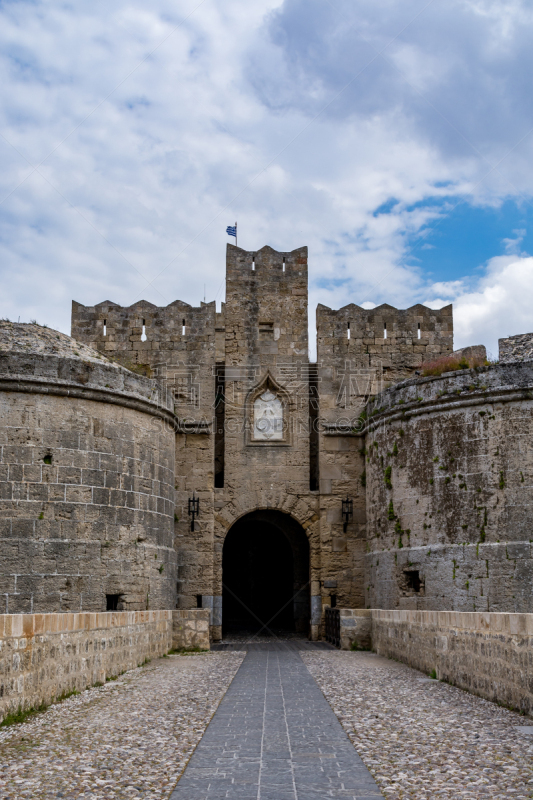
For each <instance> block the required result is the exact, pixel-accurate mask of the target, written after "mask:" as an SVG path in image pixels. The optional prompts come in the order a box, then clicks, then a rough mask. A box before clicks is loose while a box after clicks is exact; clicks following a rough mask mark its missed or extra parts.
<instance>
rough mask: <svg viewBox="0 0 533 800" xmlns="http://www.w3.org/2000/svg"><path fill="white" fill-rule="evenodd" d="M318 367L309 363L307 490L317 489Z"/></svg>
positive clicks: (315, 490)
mask: <svg viewBox="0 0 533 800" xmlns="http://www.w3.org/2000/svg"><path fill="white" fill-rule="evenodd" d="M318 481H319V460H318V367H317V365H316V364H309V490H310V491H311V492H317V491H318Z"/></svg>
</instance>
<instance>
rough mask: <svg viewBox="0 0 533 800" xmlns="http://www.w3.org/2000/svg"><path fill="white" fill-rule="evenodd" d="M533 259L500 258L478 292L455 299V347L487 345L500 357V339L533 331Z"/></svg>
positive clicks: (480, 285) (492, 265)
mask: <svg viewBox="0 0 533 800" xmlns="http://www.w3.org/2000/svg"><path fill="white" fill-rule="evenodd" d="M532 296H533V258H532V257H531V256H527V257H522V258H520V257H516V256H499V257H496V258H493V259H491V261H490V262H489V264H488V268H487V274H486V275H485V276H484V277H483V278H482V279H481V280H480V281H479V285H478V286H477V287H476V290H475V291H470V292H465V293H464V294H459V295H458V296H457V297H455V299H454V328H455V346H456V347H465V346H466V345H468V344H484V345H485V346H486V347H487V350H488V351H490V352H491V353H492V354H493V356H494V357H495V358H497V357H498V339H499V338H503V337H506V336H514V335H515V334H517V333H526V332H531V331H533V309H532V307H531V297H532Z"/></svg>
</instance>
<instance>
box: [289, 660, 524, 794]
mask: <svg viewBox="0 0 533 800" xmlns="http://www.w3.org/2000/svg"><path fill="white" fill-rule="evenodd" d="M302 658H303V660H304V662H305V664H306V665H307V667H308V669H309V670H310V672H311V674H312V675H313V677H314V678H315V680H316V681H317V682H318V685H319V686H320V688H321V689H322V691H323V692H324V694H325V696H326V698H327V700H328V702H329V703H330V705H331V707H332V708H333V710H334V711H335V713H336V715H337V717H338V718H339V720H340V722H341V724H342V726H343V728H344V729H345V731H346V732H347V733H348V735H349V737H350V739H351V740H352V742H353V743H354V745H355V748H356V750H357V752H358V753H359V755H360V756H361V757H362V759H363V761H364V763H365V764H366V766H367V767H368V769H369V770H370V772H371V773H372V775H373V776H374V778H375V779H376V781H377V783H378V785H379V787H380V789H381V791H382V792H383V794H384V795H385V797H386V798H388V800H399V798H401V799H402V800H414V799H415V798H416V799H417V800H422V799H423V798H428V799H429V800H433V798H439V800H441V798H445V800H456V798H475V800H481V798H489V797H490V798H510V797H513V798H516V799H517V800H523V799H524V798H531V797H533V736H532V735H529V736H528V735H524V734H523V733H521V732H520V731H519V730H517V727H520V726H531V725H533V723H532V721H531V720H530V719H528V718H527V717H526V718H525V717H521V716H519V715H518V714H516V713H513V712H511V711H507V710H506V709H503V708H500V707H499V706H497V705H495V704H493V703H489V702H488V701H486V700H482V699H481V698H478V697H474V696H473V695H470V694H467V693H466V692H463V691H462V690H460V689H456V688H454V687H452V686H448V685H447V684H444V683H439V682H438V681H432V680H429V679H428V678H425V677H424V676H423V674H422V673H420V672H416V671H415V670H412V669H409V668H408V667H406V666H404V665H401V664H398V663H396V662H393V661H389V660H387V659H384V658H380V657H379V656H376V655H374V654H371V653H368V654H366V653H339V652H338V651H337V652H333V653H332V652H329V653H312V652H305V653H302Z"/></svg>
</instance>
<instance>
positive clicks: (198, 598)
mask: <svg viewBox="0 0 533 800" xmlns="http://www.w3.org/2000/svg"><path fill="white" fill-rule="evenodd" d="M196 608H202V595H201V594H197V595H196Z"/></svg>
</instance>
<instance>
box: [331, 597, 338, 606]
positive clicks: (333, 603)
mask: <svg viewBox="0 0 533 800" xmlns="http://www.w3.org/2000/svg"><path fill="white" fill-rule="evenodd" d="M330 605H331V608H337V595H336V594H332V595H330Z"/></svg>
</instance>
